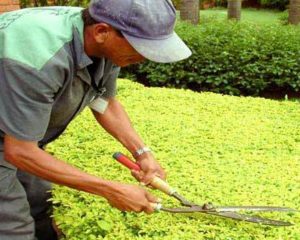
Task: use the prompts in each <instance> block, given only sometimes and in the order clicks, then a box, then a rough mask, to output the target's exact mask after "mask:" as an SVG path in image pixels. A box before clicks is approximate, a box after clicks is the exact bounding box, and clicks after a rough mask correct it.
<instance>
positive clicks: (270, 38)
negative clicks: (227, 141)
mask: <svg viewBox="0 0 300 240" xmlns="http://www.w3.org/2000/svg"><path fill="white" fill-rule="evenodd" d="M176 31H177V33H178V35H180V36H181V38H182V39H183V40H184V41H185V42H186V44H187V45H188V46H189V47H190V49H191V50H192V52H193V55H192V56H191V57H190V58H189V59H187V60H184V61H181V62H177V63H172V64H157V63H153V62H145V63H144V64H140V65H136V66H132V67H129V68H126V69H123V74H128V73H130V74H135V75H136V79H137V80H138V81H139V82H142V83H144V84H146V85H148V86H167V87H175V88H190V89H193V90H197V91H208V90H209V91H213V92H219V93H226V94H234V95H240V94H243V95H259V94H260V93H262V92H264V91H271V90H275V89H276V90H281V91H294V92H297V91H299V90H300V45H299V39H300V29H299V28H297V27H293V26H281V25H279V24H278V25H277V24H272V25H257V24H254V23H249V22H242V23H236V22H233V21H219V20H212V19H209V21H205V22H202V24H201V25H200V26H192V25H190V24H188V23H184V22H178V24H177V27H176Z"/></svg>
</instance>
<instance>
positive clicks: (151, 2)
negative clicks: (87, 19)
mask: <svg viewBox="0 0 300 240" xmlns="http://www.w3.org/2000/svg"><path fill="white" fill-rule="evenodd" d="M89 12H90V14H91V16H92V18H93V19H95V20H96V21H97V22H103V23H107V24H109V25H111V26H112V27H114V28H115V29H117V30H119V31H121V33H122V34H123V35H124V37H125V38H126V39H127V41H128V42H129V43H130V44H131V46H132V47H133V48H134V49H135V50H136V51H137V52H138V53H140V54H141V55H142V56H144V57H145V58H147V59H149V60H151V61H154V62H161V63H167V62H176V61H180V60H183V59H185V58H188V57H189V56H190V55H191V50H190V49H189V48H188V47H187V46H186V45H185V44H184V42H183V41H182V40H181V39H180V38H179V37H178V35H177V34H176V33H175V32H174V26H175V21H176V10H175V8H174V6H173V4H172V2H171V1H170V0H92V1H91V3H90V5H89Z"/></svg>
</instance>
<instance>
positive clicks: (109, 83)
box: [102, 62, 120, 98]
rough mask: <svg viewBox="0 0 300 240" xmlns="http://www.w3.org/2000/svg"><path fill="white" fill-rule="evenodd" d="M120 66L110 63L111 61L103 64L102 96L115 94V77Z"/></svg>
mask: <svg viewBox="0 0 300 240" xmlns="http://www.w3.org/2000/svg"><path fill="white" fill-rule="evenodd" d="M119 72H120V67H118V66H116V65H114V64H112V63H111V62H110V63H108V64H107V66H105V71H104V75H103V84H104V85H103V87H105V89H106V91H105V92H104V94H103V95H102V97H103V98H110V97H114V96H116V95H117V78H118V76H119Z"/></svg>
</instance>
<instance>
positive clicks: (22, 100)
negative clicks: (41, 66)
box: [0, 59, 59, 141]
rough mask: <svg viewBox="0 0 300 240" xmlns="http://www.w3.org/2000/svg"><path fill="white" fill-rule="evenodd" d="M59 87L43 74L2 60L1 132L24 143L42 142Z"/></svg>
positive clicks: (0, 72)
mask: <svg viewBox="0 0 300 240" xmlns="http://www.w3.org/2000/svg"><path fill="white" fill-rule="evenodd" d="M57 85H58V84H56V83H55V82H54V81H50V80H49V79H48V78H47V76H46V75H45V74H43V73H42V72H41V71H38V70H36V69H34V68H32V67H29V66H27V65H25V64H21V63H18V62H16V61H13V60H8V59H6V60H3V59H2V60H1V59H0V113H1V114H0V129H1V130H2V131H3V132H4V133H6V134H9V135H12V136H14V137H16V138H18V139H20V140H27V141H39V140H41V139H42V138H43V136H44V134H45V132H46V130H47V126H48V123H49V119H50V114H51V109H52V104H53V99H54V95H55V92H57V91H58V89H59V86H57Z"/></svg>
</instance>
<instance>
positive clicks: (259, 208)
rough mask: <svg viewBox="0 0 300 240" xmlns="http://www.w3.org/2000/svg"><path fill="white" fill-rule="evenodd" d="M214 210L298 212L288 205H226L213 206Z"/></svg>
mask: <svg viewBox="0 0 300 240" xmlns="http://www.w3.org/2000/svg"><path fill="white" fill-rule="evenodd" d="M214 210H215V211H216V212H237V211H255V212H298V210H295V209H292V208H288V207H272V206H226V207H215V208H214Z"/></svg>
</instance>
